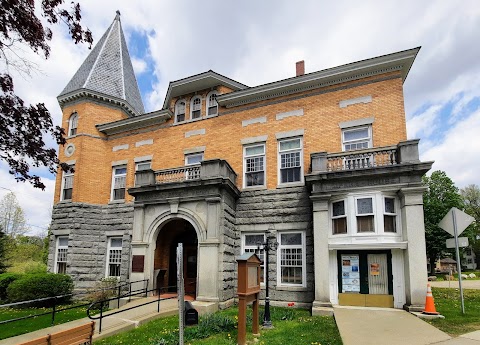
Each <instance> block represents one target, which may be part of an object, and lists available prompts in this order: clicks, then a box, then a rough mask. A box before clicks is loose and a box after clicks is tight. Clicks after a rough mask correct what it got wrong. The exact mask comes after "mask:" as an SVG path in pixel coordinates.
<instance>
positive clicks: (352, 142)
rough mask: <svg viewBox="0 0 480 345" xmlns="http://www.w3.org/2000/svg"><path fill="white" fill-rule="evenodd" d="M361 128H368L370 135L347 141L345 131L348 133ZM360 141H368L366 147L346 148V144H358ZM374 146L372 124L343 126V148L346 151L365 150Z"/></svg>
mask: <svg viewBox="0 0 480 345" xmlns="http://www.w3.org/2000/svg"><path fill="white" fill-rule="evenodd" d="M360 129H367V130H368V137H367V138H365V139H356V140H349V141H346V140H345V133H348V132H353V131H358V130H360ZM360 142H366V143H367V147H364V148H360V149H355V150H347V149H346V145H351V144H358V143H360ZM372 147H373V140H372V126H371V125H368V126H357V127H348V128H343V129H342V150H343V151H344V152H349V151H356V150H364V149H368V148H372Z"/></svg>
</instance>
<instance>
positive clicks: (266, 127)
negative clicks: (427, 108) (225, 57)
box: [55, 73, 406, 204]
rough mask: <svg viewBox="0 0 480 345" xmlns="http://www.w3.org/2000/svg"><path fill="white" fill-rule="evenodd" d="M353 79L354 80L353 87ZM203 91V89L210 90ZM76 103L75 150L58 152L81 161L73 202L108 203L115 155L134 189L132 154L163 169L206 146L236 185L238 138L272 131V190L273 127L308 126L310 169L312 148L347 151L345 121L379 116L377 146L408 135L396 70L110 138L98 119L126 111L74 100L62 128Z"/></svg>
mask: <svg viewBox="0 0 480 345" xmlns="http://www.w3.org/2000/svg"><path fill="white" fill-rule="evenodd" d="M349 85H350V86H352V85H353V87H348V86H349ZM220 91H222V92H227V91H229V90H227V89H226V90H220ZM206 92H207V91H204V92H203V93H205V95H206ZM203 93H202V95H203ZM205 95H203V97H204V96H205ZM191 96H192V95H190V96H188V97H184V98H185V99H186V101H187V120H188V119H189V112H188V109H189V104H190V103H189V102H190V98H189V97H191ZM364 96H372V102H370V103H366V104H364V103H360V104H354V105H350V106H348V107H345V108H340V107H339V102H340V101H342V100H346V99H352V98H358V97H364ZM174 102H175V99H173V100H172V104H174ZM298 109H303V114H304V115H303V116H291V117H287V118H284V119H282V120H276V115H277V114H278V113H284V112H288V111H294V110H298ZM74 110H75V111H77V113H78V114H79V125H78V135H77V136H76V137H74V138H70V139H69V140H68V142H69V143H70V142H71V143H74V145H75V146H76V151H75V152H74V154H73V155H72V156H71V157H66V156H65V154H64V152H63V151H64V150H63V148H61V149H60V152H59V156H60V159H61V160H62V161H68V160H76V172H75V179H74V192H73V201H78V202H87V203H93V204H107V203H109V201H110V194H111V183H112V162H115V161H121V160H127V161H128V165H127V170H128V173H127V188H129V187H133V185H134V173H135V164H134V158H135V157H141V156H146V155H153V160H152V168H153V169H154V170H157V169H166V168H172V167H178V166H183V165H184V150H185V149H189V148H193V147H198V146H205V147H206V149H205V152H204V158H205V159H213V158H221V159H225V160H227V161H228V163H229V164H230V165H231V166H232V168H233V169H234V170H235V172H236V173H237V174H238V180H237V185H238V187H239V188H242V185H243V178H242V172H243V146H242V144H241V139H244V138H250V137H257V136H264V135H267V136H268V139H267V141H266V184H267V188H268V189H275V188H276V187H277V185H278V176H277V175H278V174H277V169H278V159H277V154H278V142H277V139H276V137H275V134H276V133H279V132H285V131H292V130H297V129H303V130H304V136H303V148H304V150H303V158H304V167H303V170H304V172H305V173H307V172H308V170H309V168H310V154H311V153H313V152H321V151H327V152H339V151H341V150H342V146H341V129H340V128H339V123H340V122H344V121H351V120H355V119H362V118H368V117H374V119H375V120H374V122H373V145H374V146H375V147H378V146H386V145H394V144H397V143H398V142H399V141H402V140H405V139H406V124H405V113H404V105H403V90H402V79H401V78H400V76H399V74H395V73H389V74H385V75H381V76H376V77H370V78H366V79H365V80H363V79H362V81H361V83H359V82H358V81H357V82H356V84H354V82H350V83H345V84H343V85H340V86H338V85H336V86H335V87H328V88H324V89H320V90H313V91H308V92H304V93H303V96H302V97H299V95H290V96H283V97H279V98H276V99H271V100H265V101H261V102H257V103H255V104H249V105H248V106H247V105H246V106H239V107H233V108H220V109H219V113H220V115H219V116H216V117H212V118H205V117H203V119H202V120H200V121H192V122H189V121H187V122H186V123H182V124H173V119H171V120H169V121H168V122H167V123H165V124H162V125H157V126H152V127H150V128H149V129H147V130H146V129H139V130H133V131H130V132H127V133H121V134H118V135H115V136H111V137H108V138H107V137H105V136H104V135H103V134H102V133H100V132H98V131H97V130H96V128H95V126H94V125H95V124H101V123H106V122H112V121H116V120H119V119H122V118H125V117H126V116H125V114H124V113H122V112H121V111H120V110H117V109H115V108H113V107H107V106H102V105H99V104H98V103H92V102H90V103H86V102H84V103H77V104H74V105H71V106H69V107H66V108H65V109H64V120H63V123H64V126H65V127H67V123H68V117H69V116H70V114H71V113H72V112H73V111H74ZM204 111H205V99H203V102H202V114H203V113H204ZM203 115H204V114H203ZM259 117H265V118H266V122H264V123H254V124H251V125H247V126H242V121H244V120H249V119H254V118H259ZM199 129H204V130H205V134H200V135H199V134H197V135H191V136H188V137H186V135H185V134H186V133H188V132H191V131H195V130H199ZM148 139H153V144H151V145H142V146H139V147H136V145H135V144H136V143H137V142H140V141H143V140H148ZM119 145H128V149H122V150H118V151H115V152H114V151H113V148H114V147H117V146H119ZM60 177H61V174H58V176H57V186H56V194H55V202H58V201H59V197H60V184H61V183H60ZM131 200H132V198H131V197H130V196H129V195H127V197H126V201H127V202H129V201H131Z"/></svg>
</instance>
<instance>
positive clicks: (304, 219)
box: [236, 186, 314, 303]
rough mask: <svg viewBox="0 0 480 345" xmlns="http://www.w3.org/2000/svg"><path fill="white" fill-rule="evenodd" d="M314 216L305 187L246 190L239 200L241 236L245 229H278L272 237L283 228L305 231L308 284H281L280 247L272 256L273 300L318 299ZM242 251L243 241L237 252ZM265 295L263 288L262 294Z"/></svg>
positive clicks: (270, 280) (239, 229)
mask: <svg viewBox="0 0 480 345" xmlns="http://www.w3.org/2000/svg"><path fill="white" fill-rule="evenodd" d="M312 224H313V219H312V206H311V202H310V199H309V193H308V191H307V188H306V187H305V186H301V187H290V188H282V189H280V188H279V189H275V190H260V191H243V192H242V194H241V196H240V198H239V199H238V201H237V212H236V225H237V233H238V236H237V238H239V239H240V238H241V234H242V232H247V231H256V230H259V231H258V232H263V231H265V230H268V229H269V228H272V227H273V228H274V230H273V234H272V237H271V239H272V240H273V239H275V240H276V239H277V233H278V232H280V231H295V230H298V231H305V238H306V271H307V272H306V277H307V285H306V287H305V288H302V287H280V286H278V287H277V274H278V272H277V250H273V251H271V252H270V255H269V258H268V270H269V288H270V292H269V295H270V299H271V300H272V301H285V302H291V301H296V302H306V303H310V302H312V301H313V300H314V271H313V226H312ZM238 254H240V242H239V246H238V249H237V255H238ZM263 296H264V290H263V289H262V294H261V297H262V298H263Z"/></svg>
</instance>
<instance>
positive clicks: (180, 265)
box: [177, 243, 185, 345]
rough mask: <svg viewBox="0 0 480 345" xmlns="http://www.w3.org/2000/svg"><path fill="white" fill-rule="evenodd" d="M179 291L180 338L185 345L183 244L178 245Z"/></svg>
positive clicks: (180, 341) (180, 344)
mask: <svg viewBox="0 0 480 345" xmlns="http://www.w3.org/2000/svg"><path fill="white" fill-rule="evenodd" d="M177 293H178V322H179V324H178V340H179V345H184V340H183V330H184V327H185V321H184V317H185V315H184V313H185V286H184V285H183V245H182V243H179V244H178V247H177Z"/></svg>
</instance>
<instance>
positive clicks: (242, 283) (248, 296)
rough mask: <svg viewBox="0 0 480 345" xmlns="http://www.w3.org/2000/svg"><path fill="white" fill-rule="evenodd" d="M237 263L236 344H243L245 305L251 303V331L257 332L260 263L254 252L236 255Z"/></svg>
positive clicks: (245, 328)
mask: <svg viewBox="0 0 480 345" xmlns="http://www.w3.org/2000/svg"><path fill="white" fill-rule="evenodd" d="M236 260H237V263H238V286H237V295H238V338H237V341H238V344H239V345H245V337H246V333H247V305H248V304H250V303H252V312H253V316H252V332H253V334H258V302H259V294H260V264H261V263H262V262H261V261H260V259H259V258H258V256H257V255H256V254H255V253H245V254H243V255H241V256H239V257H237V259H236Z"/></svg>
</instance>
